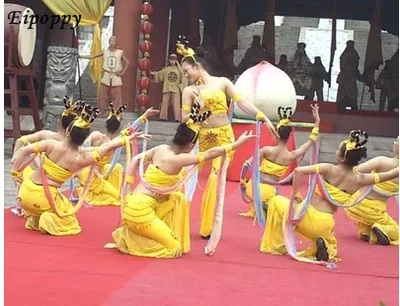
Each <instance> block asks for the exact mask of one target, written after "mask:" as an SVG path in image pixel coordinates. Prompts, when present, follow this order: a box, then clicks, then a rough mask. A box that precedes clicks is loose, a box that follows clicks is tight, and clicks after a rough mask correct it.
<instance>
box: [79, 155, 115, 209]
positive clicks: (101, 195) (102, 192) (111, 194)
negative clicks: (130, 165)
mask: <svg viewBox="0 0 400 306" xmlns="http://www.w3.org/2000/svg"><path fill="white" fill-rule="evenodd" d="M110 166H111V165H110V164H106V165H104V166H103V167H102V168H100V169H99V170H98V171H99V172H100V174H102V175H104V173H107V170H108V169H109V168H110ZM89 173H90V167H88V168H85V169H83V170H82V171H81V172H80V173H79V175H78V178H79V182H80V184H81V186H80V187H78V188H77V192H78V194H79V195H81V194H82V193H83V187H84V186H85V184H86V181H87V178H88V177H89ZM122 176H123V168H122V165H121V164H118V163H117V164H116V165H115V167H114V169H113V170H112V171H111V173H110V175H109V176H108V177H107V178H102V177H99V176H97V175H94V176H93V179H92V181H91V182H90V185H89V190H88V192H87V195H86V199H85V200H86V201H87V202H88V203H90V204H91V205H93V206H104V205H114V206H118V205H120V204H121V199H120V188H121V185H122Z"/></svg>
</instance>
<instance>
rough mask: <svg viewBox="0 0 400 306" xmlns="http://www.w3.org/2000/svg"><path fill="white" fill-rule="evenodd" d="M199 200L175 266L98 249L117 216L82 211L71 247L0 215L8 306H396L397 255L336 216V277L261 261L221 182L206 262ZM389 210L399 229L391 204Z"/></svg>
mask: <svg viewBox="0 0 400 306" xmlns="http://www.w3.org/2000/svg"><path fill="white" fill-rule="evenodd" d="M204 184H205V177H204V175H202V177H201V180H200V185H201V186H204ZM305 187H306V186H303V188H305ZM201 192H202V191H201V189H198V191H197V192H196V197H195V199H194V201H193V203H192V209H191V234H192V249H191V251H190V253H189V254H187V255H184V256H183V257H181V258H179V259H174V260H155V259H146V258H138V257H133V256H128V255H123V254H121V253H119V252H118V251H116V250H110V249H104V248H103V246H104V245H105V244H106V243H107V242H111V232H112V231H113V230H114V229H115V227H116V226H117V223H118V221H119V208H118V207H96V208H93V209H88V208H83V209H81V211H80V212H79V214H78V215H79V219H80V223H81V226H82V228H83V232H82V233H81V234H79V235H77V236H70V237H52V236H49V235H44V234H41V233H38V232H31V231H27V230H25V229H24V222H25V221H24V219H23V218H17V217H14V216H12V214H11V212H10V210H9V209H5V211H4V213H5V226H4V231H5V245H4V249H5V251H4V259H5V265H4V267H5V280H4V281H5V289H4V290H5V305H13V306H19V305H21V306H22V305H27V304H29V305H31V306H36V305H37V306H39V305H40V306H47V305H49V306H50V305H59V306H61V305H66V306H71V305H85V306H91V305H113V306H115V305H129V306H130V305H135V306H139V305H146V306H150V305H157V306H158V305H171V306H172V305H223V304H226V305H257V304H258V305H261V304H263V305H280V306H282V305H335V306H339V305H343V306H344V305H363V306H377V305H379V301H382V302H384V303H385V304H386V305H388V306H389V305H398V303H399V293H398V288H399V249H398V247H394V246H391V247H383V246H376V245H369V244H368V243H366V242H363V241H360V240H359V239H358V238H357V236H356V234H357V230H356V227H355V225H354V224H353V223H352V222H351V221H350V220H348V219H346V217H345V215H344V212H343V211H340V212H339V213H338V214H337V216H336V224H337V227H336V235H337V237H338V243H339V245H338V253H339V254H338V255H339V257H340V258H342V260H343V262H342V263H339V264H338V268H337V269H336V270H329V269H327V268H325V267H321V266H313V265H309V264H304V263H300V262H296V261H294V260H293V259H291V258H289V257H287V256H273V255H266V254H261V253H260V252H259V242H260V239H261V235H262V229H261V228H259V227H256V226H253V220H252V219H248V218H243V217H240V216H239V215H238V213H239V212H242V211H245V210H246V209H247V207H246V205H245V203H243V202H242V201H241V200H240V195H239V190H238V184H237V183H232V182H227V192H226V199H225V200H226V206H225V207H226V209H225V217H224V228H223V236H222V239H221V241H220V244H219V247H218V249H217V252H216V253H215V254H214V256H212V257H207V256H205V255H204V254H203V248H204V246H205V243H206V241H205V240H203V239H201V238H200V237H199V235H198V229H199V211H200V208H199V204H200V203H199V202H200V195H201ZM289 192H290V187H289V186H284V187H282V188H281V193H283V194H285V195H288V194H289ZM303 192H305V190H303ZM388 207H389V212H390V213H391V215H392V216H394V217H395V218H396V220H397V218H398V204H397V202H396V201H395V200H394V199H393V200H391V201H390V203H389V205H388ZM299 245H303V246H305V245H306V243H305V242H302V241H300V242H299Z"/></svg>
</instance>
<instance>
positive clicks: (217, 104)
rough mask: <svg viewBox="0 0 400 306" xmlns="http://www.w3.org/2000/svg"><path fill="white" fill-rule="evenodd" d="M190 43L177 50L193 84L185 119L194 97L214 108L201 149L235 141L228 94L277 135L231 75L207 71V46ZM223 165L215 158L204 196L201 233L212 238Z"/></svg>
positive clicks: (187, 89)
mask: <svg viewBox="0 0 400 306" xmlns="http://www.w3.org/2000/svg"><path fill="white" fill-rule="evenodd" d="M187 44H188V42H187V41H185V39H184V38H182V39H181V40H180V41H179V42H178V43H177V52H178V53H179V54H181V55H182V56H183V59H182V70H183V73H184V75H185V76H186V78H187V79H188V80H189V81H190V82H192V83H193V84H194V85H191V86H188V87H185V89H184V90H183V93H182V121H183V122H185V121H186V120H188V119H189V114H190V110H191V107H192V105H193V103H194V102H195V101H198V102H199V103H200V105H201V108H202V111H205V110H207V111H211V112H212V116H211V117H210V118H209V119H208V120H207V125H202V127H201V129H200V134H199V150H200V151H201V152H205V151H206V150H208V149H210V148H213V147H216V146H220V145H225V144H230V143H233V142H234V140H235V137H234V134H233V130H232V126H231V124H230V120H229V117H228V98H230V99H232V100H233V101H234V102H235V103H237V106H238V107H240V108H241V109H243V110H244V111H246V112H247V113H249V114H253V115H254V117H255V118H256V119H257V120H262V121H264V122H265V123H266V124H267V126H268V128H269V130H270V131H271V133H273V134H274V135H276V136H277V137H278V135H277V134H276V131H275V128H274V126H273V124H272V123H271V121H270V120H269V119H268V117H267V116H265V115H264V114H263V113H262V112H261V111H259V110H258V109H257V108H256V107H255V106H254V105H253V104H251V103H249V102H248V101H247V100H246V99H244V98H243V97H242V95H241V94H240V93H239V92H238V90H237V89H236V87H235V85H233V83H232V82H231V81H230V80H229V79H228V78H225V77H214V76H211V75H210V74H209V73H208V72H207V70H206V66H207V65H206V62H205V60H204V55H205V53H204V50H203V49H202V48H197V50H196V53H195V52H194V51H193V49H191V48H188V47H187ZM233 153H234V152H231V153H230V154H229V156H228V157H229V160H232V158H233ZM220 169H221V158H217V159H214V160H213V161H212V170H211V173H210V176H209V179H208V181H207V185H206V187H205V189H204V191H203V197H202V200H201V203H202V204H201V226H200V235H201V236H202V237H203V238H209V236H210V234H211V230H212V227H213V224H214V218H215V211H216V201H217V192H218V191H217V185H216V183H217V176H218V171H220Z"/></svg>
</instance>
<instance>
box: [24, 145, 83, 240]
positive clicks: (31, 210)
mask: <svg viewBox="0 0 400 306" xmlns="http://www.w3.org/2000/svg"><path fill="white" fill-rule="evenodd" d="M42 154H43V153H42ZM43 157H44V160H43V170H44V172H45V173H46V175H47V176H48V177H50V178H51V179H52V180H54V181H56V182H60V183H63V182H65V181H67V180H68V179H69V178H70V177H71V176H72V175H73V173H72V172H70V171H68V170H66V169H64V168H62V167H60V166H58V165H57V164H56V163H54V162H53V161H51V160H50V159H49V158H48V157H47V156H46V155H44V156H43ZM28 168H29V167H26V168H25V171H24V174H23V176H24V180H23V182H22V184H21V186H20V189H19V193H18V197H19V200H20V203H21V206H22V208H23V209H24V211H25V215H26V217H27V221H26V224H25V228H26V229H29V230H38V231H41V232H43V233H48V234H51V235H55V236H66V235H75V234H78V233H80V232H81V227H80V225H79V222H78V219H77V218H76V216H75V215H73V214H71V215H68V216H65V217H60V216H59V215H58V214H57V211H58V212H62V213H63V214H68V212H70V211H71V210H72V209H73V205H72V204H71V202H70V201H69V200H68V199H67V198H66V197H65V196H64V195H62V194H61V193H60V191H59V190H58V188H56V187H53V186H49V189H50V193H51V196H52V197H53V199H54V205H55V207H56V211H55V210H54V209H53V208H52V207H51V205H50V203H49V201H48V199H47V197H46V195H45V192H44V187H43V185H38V184H35V183H34V182H33V181H32V179H31V175H28V174H27V173H26V171H27V170H26V169H28ZM32 170H33V169H32ZM28 171H30V170H28ZM32 173H33V172H32Z"/></svg>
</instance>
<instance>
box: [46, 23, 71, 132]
mask: <svg viewBox="0 0 400 306" xmlns="http://www.w3.org/2000/svg"><path fill="white" fill-rule="evenodd" d="M50 36H51V37H50V46H49V47H48V48H47V64H46V82H45V89H44V102H43V105H44V107H43V113H44V115H43V128H44V129H51V130H53V131H55V130H56V129H57V120H58V116H59V115H60V114H61V113H62V112H63V111H64V109H65V108H64V100H63V99H64V96H69V97H71V98H72V100H74V92H75V86H76V85H75V76H76V67H77V59H78V50H77V48H76V47H75V46H73V41H72V39H73V31H72V30H71V29H69V28H66V29H54V30H52V31H50Z"/></svg>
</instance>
